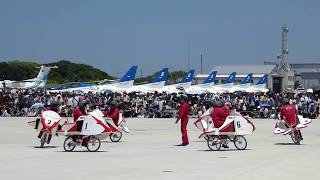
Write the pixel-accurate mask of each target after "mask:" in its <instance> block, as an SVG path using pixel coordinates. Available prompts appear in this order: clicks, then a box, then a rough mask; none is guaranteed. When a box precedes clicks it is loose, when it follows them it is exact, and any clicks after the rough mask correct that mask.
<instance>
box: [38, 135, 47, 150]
mask: <svg viewBox="0 0 320 180" xmlns="http://www.w3.org/2000/svg"><path fill="white" fill-rule="evenodd" d="M47 137H48V133H47V132H43V135H42V137H41V139H40V147H41V148H43V147H44V144H45V143H46V142H47Z"/></svg>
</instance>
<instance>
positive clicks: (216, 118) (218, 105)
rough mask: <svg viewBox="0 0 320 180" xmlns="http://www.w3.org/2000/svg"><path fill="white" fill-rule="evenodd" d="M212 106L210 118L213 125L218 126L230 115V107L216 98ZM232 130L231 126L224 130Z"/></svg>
mask: <svg viewBox="0 0 320 180" xmlns="http://www.w3.org/2000/svg"><path fill="white" fill-rule="evenodd" d="M213 106H214V108H213V111H212V112H211V118H212V120H213V124H214V127H216V128H219V127H221V126H222V125H223V123H224V121H225V120H226V118H227V117H228V116H229V115H230V109H229V107H228V106H227V105H225V104H224V102H223V101H222V100H217V101H215V102H214V104H213ZM232 130H233V127H232V126H231V127H227V129H225V130H224V131H225V132H230V131H232Z"/></svg>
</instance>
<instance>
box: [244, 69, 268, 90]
mask: <svg viewBox="0 0 320 180" xmlns="http://www.w3.org/2000/svg"><path fill="white" fill-rule="evenodd" d="M267 83H268V74H265V75H264V76H262V77H261V79H260V80H259V81H258V82H257V84H255V85H251V86H249V87H248V88H247V89H245V91H246V92H263V93H266V92H268V91H269V89H268V88H267Z"/></svg>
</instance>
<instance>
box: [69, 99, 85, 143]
mask: <svg viewBox="0 0 320 180" xmlns="http://www.w3.org/2000/svg"><path fill="white" fill-rule="evenodd" d="M88 104H89V103H88V101H86V100H82V101H80V102H79V104H78V107H77V108H76V109H75V110H74V112H73V122H74V123H75V124H76V126H74V127H76V129H71V130H76V131H79V132H80V131H81V130H82V125H83V121H78V118H79V117H80V116H85V115H87V114H88V112H87V106H88ZM79 137H81V136H77V135H75V136H73V141H76V139H77V138H79ZM87 144H88V139H87V138H85V139H83V140H82V146H86V145H87Z"/></svg>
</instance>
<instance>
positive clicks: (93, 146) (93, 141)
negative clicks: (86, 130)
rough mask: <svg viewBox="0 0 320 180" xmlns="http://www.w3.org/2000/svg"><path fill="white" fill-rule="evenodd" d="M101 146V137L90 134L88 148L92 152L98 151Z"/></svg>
mask: <svg viewBox="0 0 320 180" xmlns="http://www.w3.org/2000/svg"><path fill="white" fill-rule="evenodd" d="M100 146H101V142H100V139H99V138H97V137H96V136H89V140H88V144H87V149H88V151H90V152H96V151H98V150H99V148H100Z"/></svg>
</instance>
